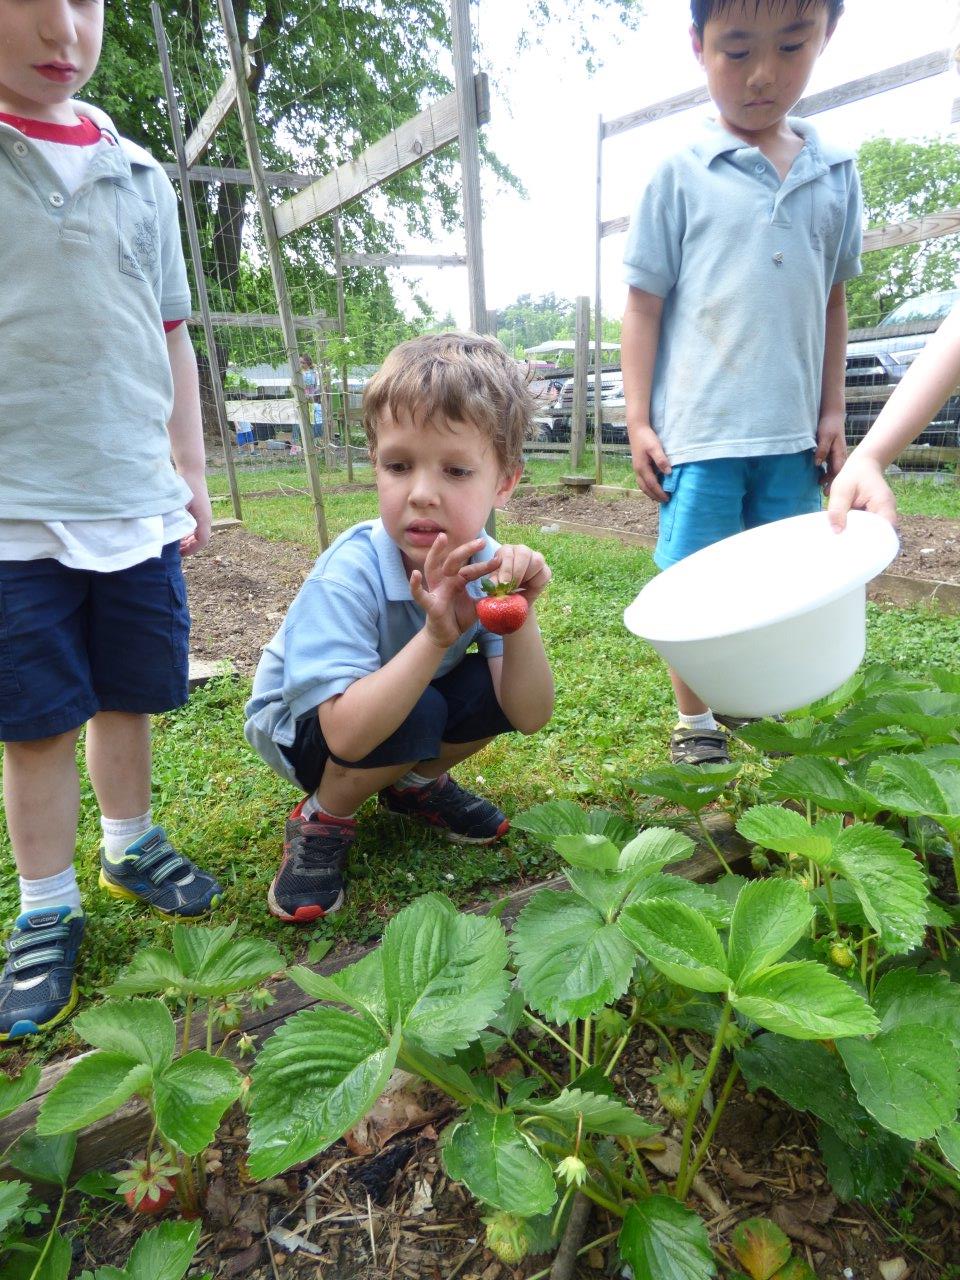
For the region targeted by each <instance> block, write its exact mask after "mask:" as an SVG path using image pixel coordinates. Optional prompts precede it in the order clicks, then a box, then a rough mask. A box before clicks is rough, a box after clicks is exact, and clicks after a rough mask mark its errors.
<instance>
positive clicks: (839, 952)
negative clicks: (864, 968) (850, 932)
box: [830, 942, 857, 969]
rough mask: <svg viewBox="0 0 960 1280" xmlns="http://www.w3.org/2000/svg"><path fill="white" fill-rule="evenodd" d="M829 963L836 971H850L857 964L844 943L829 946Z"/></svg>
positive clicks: (855, 958)
mask: <svg viewBox="0 0 960 1280" xmlns="http://www.w3.org/2000/svg"><path fill="white" fill-rule="evenodd" d="M830 961H831V963H832V964H835V965H836V966H837V968H838V969H852V968H853V966H854V965H855V964H856V963H857V957H856V956H855V955H854V954H853V952H852V951H851V950H850V948H849V947H848V946H847V944H846V943H845V942H834V943H831V946H830Z"/></svg>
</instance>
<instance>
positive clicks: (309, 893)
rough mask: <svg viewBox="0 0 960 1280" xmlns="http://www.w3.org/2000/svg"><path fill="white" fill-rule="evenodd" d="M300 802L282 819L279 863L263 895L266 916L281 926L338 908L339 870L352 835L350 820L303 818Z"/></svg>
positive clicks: (353, 824)
mask: <svg viewBox="0 0 960 1280" xmlns="http://www.w3.org/2000/svg"><path fill="white" fill-rule="evenodd" d="M303 805H304V801H303V800H301V801H300V803H299V804H298V805H297V807H296V808H295V809H294V810H293V812H292V813H291V814H290V817H289V818H287V825H286V829H285V831H284V837H283V861H282V862H281V863H280V870H279V871H278V872H277V874H276V875H275V876H274V878H273V884H272V885H271V886H270V889H269V891H268V893H267V906H268V907H269V908H270V914H271V915H274V916H276V917H277V919H278V920H285V921H286V923H287V924H311V923H312V922H313V921H314V920H320V919H322V917H323V916H328V915H330V914H332V912H334V911H339V910H340V908H341V907H342V906H343V897H344V884H345V878H344V874H343V873H344V868H345V867H346V865H347V855H348V854H349V852H350V846H351V845H352V844H353V841H354V837H355V836H356V834H357V824H356V822H355V821H354V820H353V818H330V817H328V816H327V815H326V814H322V813H318V814H315V815H314V816H313V817H312V818H305V817H304V816H303V812H302V811H303Z"/></svg>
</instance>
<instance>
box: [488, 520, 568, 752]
mask: <svg viewBox="0 0 960 1280" xmlns="http://www.w3.org/2000/svg"><path fill="white" fill-rule="evenodd" d="M497 557H498V559H499V561H500V567H499V568H498V569H497V571H496V573H495V574H491V575H490V577H491V578H493V579H495V580H497V581H499V582H515V583H516V584H517V588H518V590H519V591H521V592H522V593H523V595H524V596H526V598H527V603H528V604H529V605H530V612H529V613H528V614H527V618H526V621H525V622H524V624H523V626H522V627H521V628H520V629H519V630H518V631H513V632H511V633H510V634H509V635H505V636H504V637H503V657H502V658H491V659H490V675H491V678H492V679H493V687H494V689H495V690H496V694H497V698H498V700H499V702H500V706H501V707H502V708H503V712H504V715H505V716H506V717H507V719H508V720H509V721H510V723H511V724H512V725H513V727H514V728H515V729H517V730H518V731H519V732H520V733H536V731H537V730H538V729H542V728H543V726H544V725H545V724H546V723H547V721H548V720H549V719H550V717H551V715H552V714H553V674H552V673H551V671H550V663H549V661H548V660H547V654H546V651H545V649H544V647H543V638H542V637H541V635H540V628H539V626H538V625H537V618H536V612H535V609H534V602H535V601H536V600H537V598H538V597H539V596H540V595H541V594H542V593H543V592H544V591H545V590H546V587H547V583H548V582H549V581H550V578H551V576H552V575H551V572H550V567H549V566H548V564H547V562H546V561H545V560H544V558H543V556H542V555H541V554H540V552H539V551H533V550H531V548H530V547H526V546H523V545H522V544H521V543H517V544H515V545H509V544H508V545H504V546H502V547H501V548H500V550H499V552H498V553H497Z"/></svg>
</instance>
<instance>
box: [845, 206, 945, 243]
mask: <svg viewBox="0 0 960 1280" xmlns="http://www.w3.org/2000/svg"><path fill="white" fill-rule="evenodd" d="M957 231H960V209H941V210H940V212H939V213H925V214H923V216H922V217H919V218H908V219H907V221H906V222H891V223H889V224H888V225H887V226H885V227H876V228H875V229H874V230H872V231H865V232H864V233H863V252H864V253H873V252H874V251H875V250H877V249H894V248H896V247H897V246H898V245H903V244H919V243H920V242H921V241H923V240H937V239H939V238H940V236H952V235H953V234H954V233H955V232H957Z"/></svg>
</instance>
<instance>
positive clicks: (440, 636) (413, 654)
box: [319, 533, 500, 760]
mask: <svg viewBox="0 0 960 1280" xmlns="http://www.w3.org/2000/svg"><path fill="white" fill-rule="evenodd" d="M483 545H484V542H483V539H482V538H474V539H473V540H472V541H470V542H465V543H464V544H463V545H462V546H460V547H455V548H453V549H450V547H449V546H448V542H447V536H446V534H444V533H441V534H439V535H438V536H437V538H436V540H435V541H434V543H433V544H432V546H431V547H430V550H429V551H428V552H427V555H426V558H425V560H424V565H423V572H421V571H420V570H419V569H415V570H414V571H413V572H412V573H411V574H410V592H411V595H412V596H413V598H414V600H415V601H416V602H417V604H418V605H419V606H420V608H421V609H422V610H423V611H424V613H425V614H426V621H425V622H424V625H423V627H422V629H421V630H420V631H418V632H417V634H416V635H415V636H414V637H413V639H412V640H409V641H408V642H407V644H405V645H404V647H403V648H402V649H401V650H400V652H399V653H397V654H395V655H394V656H393V657H392V658H391V659H390V661H389V662H386V663H384V665H383V666H382V667H380V668H379V669H378V670H376V671H372V672H371V673H370V674H369V675H366V676H361V677H360V679H359V680H355V681H354V682H353V684H351V685H350V686H349V688H347V689H345V690H344V691H343V693H341V694H338V695H337V696H336V697H334V698H330V699H329V700H328V701H327V702H324V703H322V704H321V706H320V712H319V716H320V728H321V730H322V732H323V736H324V738H325V739H326V741H327V744H328V746H329V747H330V749H331V751H333V753H334V755H337V756H340V758H341V759H343V760H362V759H363V757H364V756H366V755H369V753H370V752H371V751H372V750H373V749H374V747H376V746H379V744H380V743H381V742H383V740H384V739H385V738H388V737H389V736H390V734H391V733H393V731H394V730H395V729H398V728H399V727H400V725H401V724H403V722H404V720H406V718H407V716H408V715H409V714H410V712H411V711H412V710H413V708H414V707H415V706H416V704H417V701H418V700H419V698H420V696H421V695H422V693H423V691H424V689H426V687H427V685H428V684H429V683H430V681H431V680H433V679H434V677H435V676H436V674H437V669H438V668H439V666H440V663H441V662H442V660H443V656H444V654H445V653H446V651H447V649H449V647H450V645H452V644H453V643H454V642H455V641H456V640H457V639H458V638H459V637H460V636H461V635H462V634H463V632H464V631H465V630H466V629H467V627H469V626H471V625H472V624H473V623H474V622H475V621H476V616H477V615H476V608H475V607H474V603H473V600H472V599H471V598H470V596H469V595H468V593H467V590H466V584H467V583H468V582H472V581H474V580H475V579H477V578H482V577H483V576H484V575H485V574H488V573H491V572H495V571H496V570H497V569H498V568H499V565H500V560H499V556H495V557H494V558H493V559H491V560H483V561H481V562H479V563H477V564H471V563H470V557H471V556H474V555H476V554H477V552H478V551H479V550H480V548H481V547H482V546H483Z"/></svg>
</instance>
